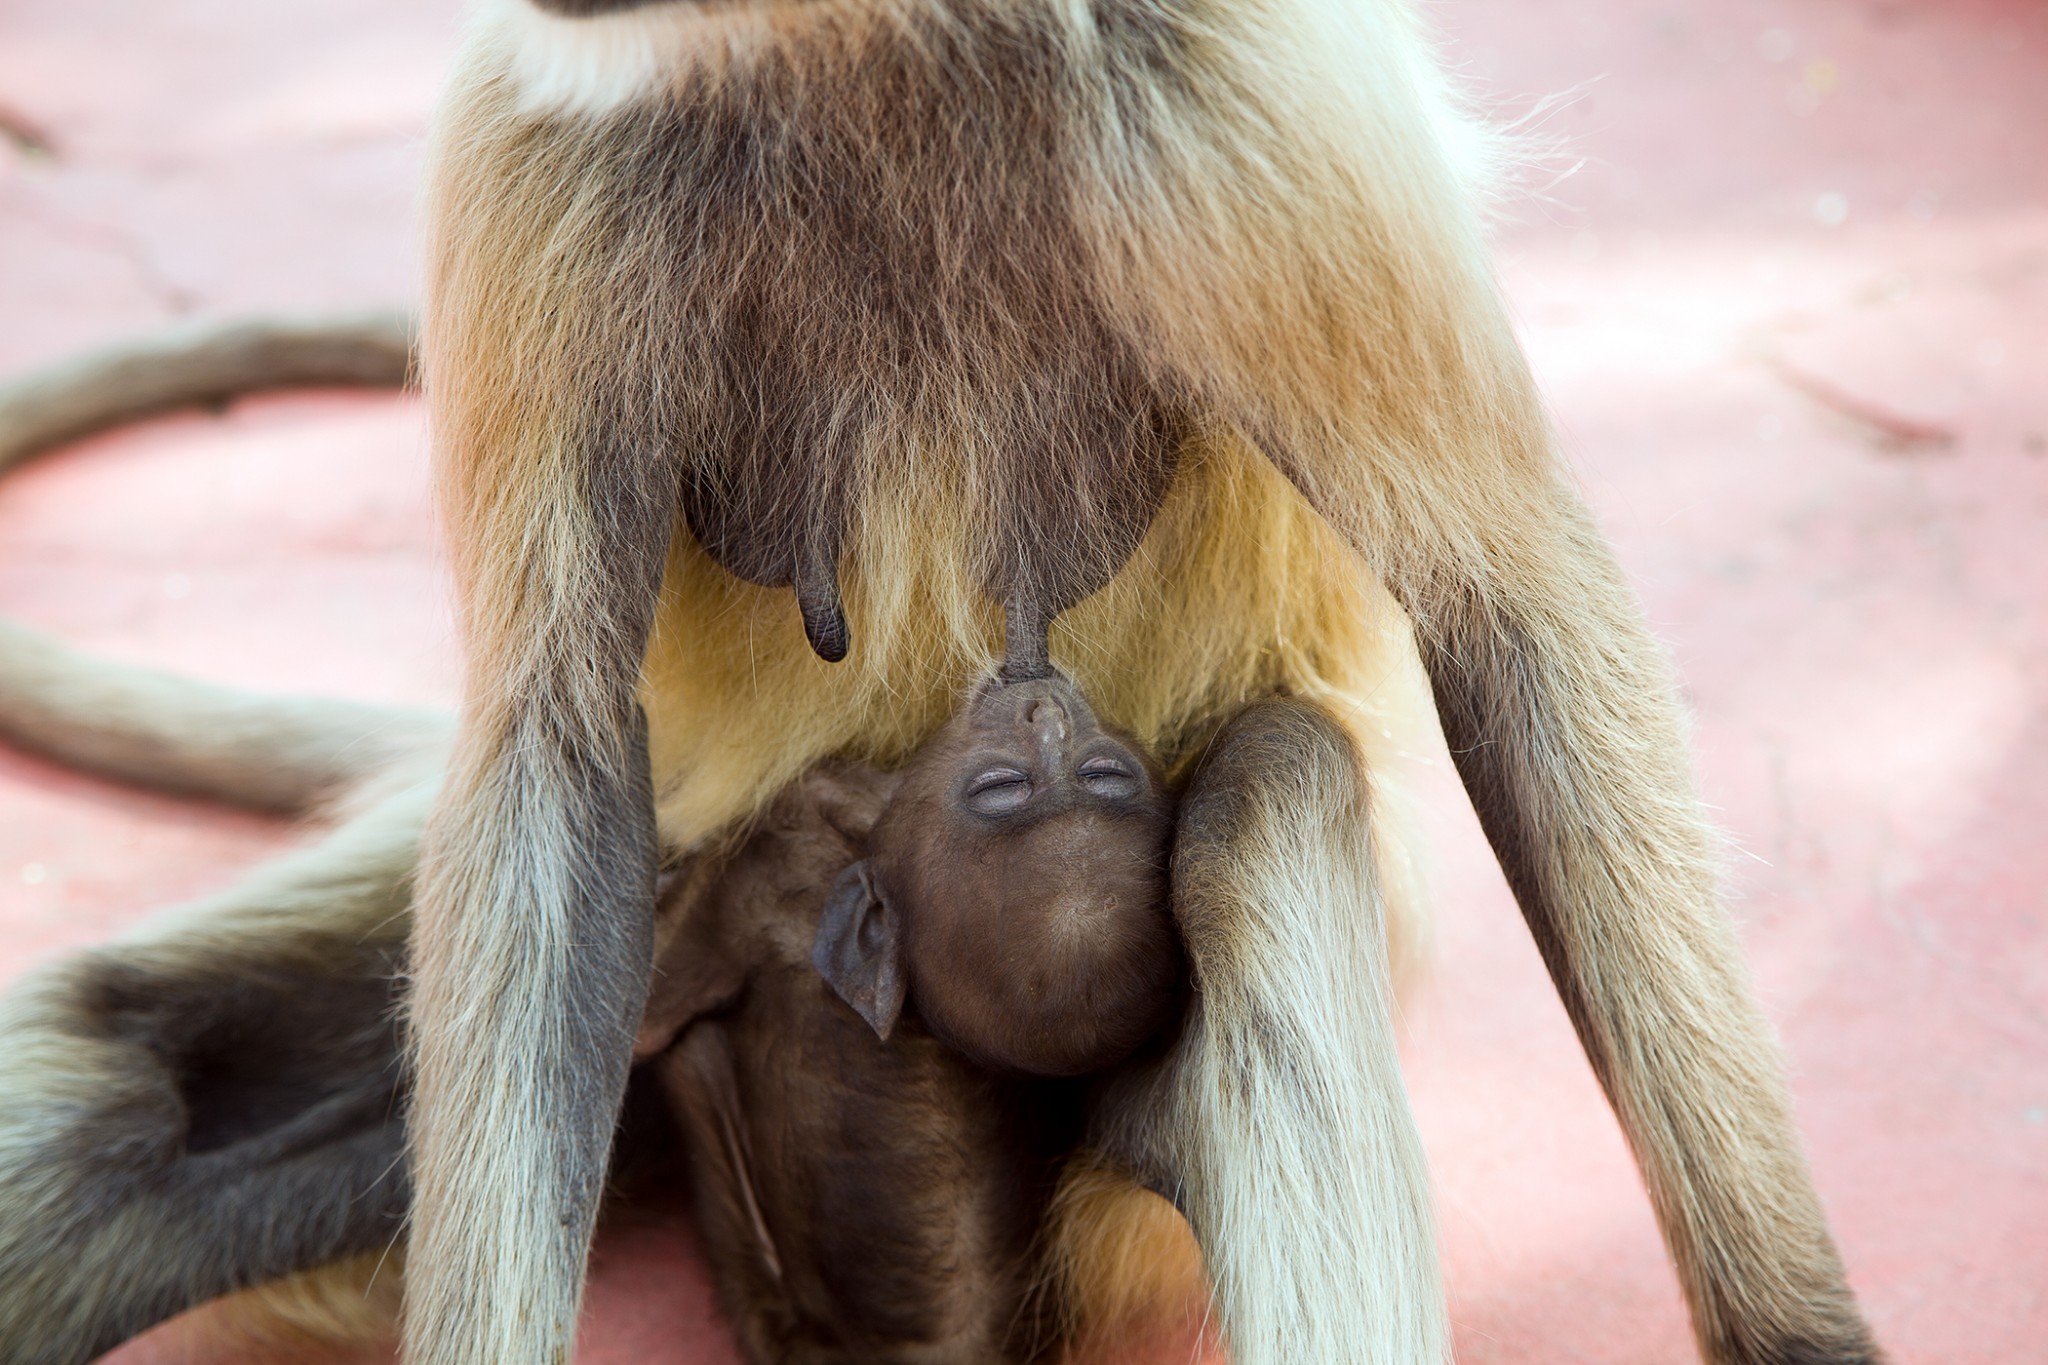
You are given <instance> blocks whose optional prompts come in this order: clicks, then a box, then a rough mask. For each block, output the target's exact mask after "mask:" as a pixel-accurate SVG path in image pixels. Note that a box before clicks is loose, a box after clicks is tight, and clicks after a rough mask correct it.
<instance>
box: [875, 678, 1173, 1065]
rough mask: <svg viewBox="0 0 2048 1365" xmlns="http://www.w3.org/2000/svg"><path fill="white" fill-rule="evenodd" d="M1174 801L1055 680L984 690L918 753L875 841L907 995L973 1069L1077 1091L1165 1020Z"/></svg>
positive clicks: (1169, 1003)
mask: <svg viewBox="0 0 2048 1365" xmlns="http://www.w3.org/2000/svg"><path fill="white" fill-rule="evenodd" d="M1171 835H1172V802H1171V800H1170V798H1169V797H1168V795H1167V793H1166V790H1165V787H1164V785H1163V783H1162V782H1161V780H1160V776H1159V773H1158V772H1157V770H1156V768H1155V767H1154V765H1153V764H1152V762H1151V760H1150V759H1149V758H1148V757H1147V756H1146V755H1145V754H1143V753H1142V752H1141V751H1140V750H1139V749H1138V748H1137V747H1136V746H1135V745H1134V744H1132V743H1130V742H1128V741H1127V740H1125V739H1123V738H1122V737H1120V736H1118V735H1116V734H1114V733H1112V732H1110V731H1108V730H1106V729H1105V728H1104V727H1103V726H1102V724H1101V723H1100V722H1099V721H1098V720H1097V718H1096V716H1095V712H1094V710H1093V708H1091V707H1090V706H1089V705H1088V703H1087V701H1086V700H1085V699H1084V698H1083V697H1082V696H1081V694H1080V691H1079V690H1078V689H1077V688H1075V687H1074V685H1073V684H1072V683H1070V682H1068V681H1067V680H1066V679H1064V678H1061V677H1049V678H1040V679H1032V680H1030V681H1026V682H1013V683H998V682H991V683H989V684H987V685H985V686H984V687H983V688H982V689H981V690H980V691H979V692H977V693H976V694H975V695H974V696H973V697H972V698H971V699H970V700H969V702H968V704H967V705H966V706H964V707H963V708H962V709H961V711H960V713H959V714H958V715H957V716H956V717H955V718H954V719H953V720H952V722H950V723H949V724H948V725H947V726H946V727H945V729H943V730H942V731H940V733H939V734H938V735H937V736H936V737H935V738H934V739H933V740H932V741H931V742H930V743H929V744H927V745H926V747H925V748H924V749H923V750H921V751H920V753H919V754H918V756H917V758H916V759H915V760H913V762H912V763H911V765H910V767H909V768H908V769H907V770H906V772H905V774H904V777H903V784H902V786H901V787H900V788H899V790H898V794H897V796H896V799H895V800H894V801H893V802H892V803H891V806H890V809H889V811H888V813H887V814H886V815H885V816H884V817H883V819H882V821H881V823H880V824H879V825H878V826H877V828H876V835H875V840H874V850H875V851H874V857H873V862H874V865H875V873H876V877H877V880H878V882H879V883H880V886H881V888H882V890H883V893H884V894H885V895H886V896H888V897H890V898H891V899H893V900H894V902H895V903H896V905H897V907H898V910H899V913H900V916H901V919H902V924H901V926H900V928H901V933H902V935H903V941H904V946H905V966H906V967H907V969H908V973H907V974H908V977H909V987H910V994H911V996H912V998H913V999H914V1000H915V1002H916V1006H917V1009H918V1011H919V1014H920V1015H921V1016H922V1018H923V1019H924V1021H925V1023H926V1026H927V1027H929V1028H930V1029H931V1030H932V1031H933V1032H934V1033H936V1034H938V1035H939V1036H940V1037H941V1038H943V1039H945V1040H946V1041H947V1042H949V1043H951V1044H952V1045H953V1046H955V1047H957V1048H959V1049H960V1050H961V1051H962V1052H964V1053H966V1054H967V1055H969V1056H970V1057H973V1058H975V1059H976V1060H979V1061H981V1062H983V1063H984V1064H987V1065H992V1066H997V1067H1001V1068H1004V1069H1008V1070H1015V1071H1025V1072H1031V1073H1035V1074H1040V1075H1075V1074H1080V1073H1083V1072H1087V1071H1094V1070H1099V1069H1101V1068H1102V1067H1104V1066H1107V1065H1109V1064H1111V1063H1113V1062H1115V1061H1118V1060H1121V1059H1122V1058H1123V1057H1124V1056H1126V1055H1128V1054H1129V1053H1130V1052H1131V1051H1132V1050H1133V1049H1134V1048H1136V1047H1137V1046H1138V1045H1139V1044H1140V1043H1142V1042H1143V1041H1144V1040H1145V1039H1146V1038H1148V1037H1150V1036H1152V1035H1153V1034H1154V1033H1156V1032H1158V1031H1159V1029H1160V1028H1161V1027H1162V1026H1163V1025H1164V1024H1165V1023H1166V1022H1167V1020H1168V1019H1169V1018H1170V1017H1171V1014H1172V1012H1173V1011H1174V1010H1175V1009H1176V1008H1177V1007H1178V1005H1179V1001H1180V995H1181V989H1182V982H1183V978H1184V976H1185V968H1184V965H1183V959H1182V955H1181V950H1180V943H1179V938H1178V935H1177V934H1176V932H1175V929H1174V926H1173V922H1172V918H1171V915H1170V912H1169V905H1168V894H1167V893H1168V883H1167V854H1168V845H1169V842H1170V839H1171Z"/></svg>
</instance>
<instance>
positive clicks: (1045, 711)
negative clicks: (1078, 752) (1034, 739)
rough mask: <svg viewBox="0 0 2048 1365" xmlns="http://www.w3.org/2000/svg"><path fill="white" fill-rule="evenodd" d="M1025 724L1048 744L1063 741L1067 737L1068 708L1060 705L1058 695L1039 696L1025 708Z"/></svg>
mask: <svg viewBox="0 0 2048 1365" xmlns="http://www.w3.org/2000/svg"><path fill="white" fill-rule="evenodd" d="M1024 724H1025V725H1027V726H1028V727H1030V729H1031V730H1032V732H1033V733H1035V734H1036V735H1037V736H1038V737H1039V739H1040V740H1041V741H1042V742H1044V743H1048V744H1057V743H1062V742H1064V741H1065V740H1066V738H1067V731H1068V728H1069V727H1068V720H1067V708H1066V707H1064V706H1062V705H1060V703H1059V700H1058V698H1056V697H1038V698H1036V699H1034V700H1033V701H1031V702H1030V703H1028V704H1027V705H1026V706H1025V708H1024Z"/></svg>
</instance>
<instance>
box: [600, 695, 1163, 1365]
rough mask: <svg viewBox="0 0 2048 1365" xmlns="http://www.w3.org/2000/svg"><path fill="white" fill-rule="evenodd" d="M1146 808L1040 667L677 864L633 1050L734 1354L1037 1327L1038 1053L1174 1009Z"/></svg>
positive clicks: (1097, 1044) (1045, 1120)
mask: <svg viewBox="0 0 2048 1365" xmlns="http://www.w3.org/2000/svg"><path fill="white" fill-rule="evenodd" d="M1171 816H1172V811H1171V803H1170V800H1169V798H1168V796H1167V794H1166V792H1165V789H1164V787H1163V785H1162V783H1161V781H1160V778H1159V774H1158V773H1157V771H1156V770H1155V768H1154V767H1153V765H1152V763H1151V761H1150V759H1149V758H1148V757H1146V756H1145V755H1144V754H1142V753H1141V752H1140V751H1139V750H1138V749H1137V748H1136V747H1135V746H1133V745H1131V744H1129V743H1127V742H1126V741H1124V740H1123V739H1121V738H1119V737H1117V736H1116V735H1114V734H1112V733H1110V732H1109V731H1107V730H1105V729H1104V728H1103V727H1102V725H1101V724H1100V723H1099V722H1098V721H1097V720H1096V718H1095V715H1094V712H1093V711H1092V709H1091V708H1090V707H1089V706H1088V704H1087V702H1086V701H1085V700H1083V699H1082V697H1081V695H1080V693H1079V691H1078V690H1077V689H1076V688H1075V687H1074V686H1073V685H1072V684H1071V683H1069V682H1068V681H1067V680H1066V679H1064V678H1062V677H1059V676H1057V675H1052V676H1046V677H1039V678H1033V679H1029V680H1027V681H1022V682H1001V681H992V682H990V683H988V684H986V685H984V686H983V687H982V688H981V689H979V690H978V691H977V692H976V693H975V694H974V695H973V696H972V698H970V700H969V701H968V703H967V704H966V705H965V706H964V707H963V708H962V709H961V711H960V712H959V714H958V715H957V716H956V717H955V718H954V719H953V720H952V721H951V722H950V723H949V724H948V725H947V726H946V727H945V728H944V729H943V730H941V731H940V732H939V734H938V735H937V736H936V737H934V738H933V739H932V740H931V741H930V742H929V743H928V744H927V745H926V746H925V747H924V748H923V749H922V750H921V751H920V752H919V753H918V754H917V755H916V757H915V758H914V759H913V760H912V762H911V763H910V764H909V765H908V766H907V767H906V768H905V769H903V770H901V771H900V772H898V773H893V774H892V773H882V772H879V771H877V770H875V769H873V768H868V767H848V766H830V765H828V766H825V767H821V768H819V769H816V770H814V771H813V772H811V773H810V774H808V775H807V776H806V777H804V778H803V779H802V780H801V781H799V782H798V783H797V784H796V785H795V786H794V787H793V788H792V789H791V790H789V791H788V792H786V793H784V794H783V796H782V797H781V798H780V799H778V800H777V801H776V802H775V803H774V804H773V805H772V806H771V807H770V809H769V811H768V812H767V814H766V815H765V816H764V818H763V819H762V821H761V822H760V823H759V824H758V825H757V826H756V827H755V828H754V831H753V832H752V833H751V834H750V835H749V837H748V838H747V839H746V840H745V841H744V842H743V843H742V844H741V845H740V846H739V847H738V848H737V849H736V850H735V851H733V852H732V853H730V854H729V855H728V856H727V857H725V858H722V859H706V860H703V861H702V862H701V863H700V864H699V865H697V866H695V867H693V868H692V869H691V870H690V872H689V873H688V874H687V875H686V877H685V879H684V881H683V882H682V884H681V885H680V886H679V887H678V888H677V889H676V891H675V892H674V893H673V894H672V895H671V897H670V898H669V902H668V904H667V906H666V907H665V908H664V914H663V919H662V930H661V942H660V944H659V947H658V952H657V963H658V966H657V972H656V976H655V981H654V987H653V991H652V993H651V997H650V1000H649V1004H648V1009H647V1015H646V1018H645V1021H644V1023H643V1025H642V1027H641V1031H640V1034H639V1038H638V1040H637V1043H636V1048H635V1051H636V1055H637V1056H638V1057H639V1058H640V1059H642V1060H648V1059H652V1070H653V1072H654V1074H655V1077H656V1078H657V1080H658V1082H659V1084H660V1086H661V1088H662V1089H663V1091H664V1092H665V1093H666V1095H667V1097H668V1100H669V1102H670V1105H671V1107H672V1108H673V1110H674V1111H675V1113H676V1116H677V1117H678V1119H679V1120H680V1123H681V1126H682V1128H683V1131H684V1134H685V1141H686V1143H687V1145H688V1147H689V1149H690V1158H691V1160H690V1165H691V1169H692V1171H693V1173H694V1179H693V1185H694V1191H693V1192H694V1198H695V1201H696V1204H697V1212H698V1224H699V1227H700V1229H701V1231H702V1234H703V1236H704V1239H705V1241H706V1244H707V1250H708V1252H709V1259H710V1261H711V1264H712V1266H713V1268H714V1270H715V1272H716V1274H717V1277H718V1279H719V1282H720V1290H721V1293H722V1294H723V1296H724V1298H725V1301H726V1303H727V1306H728V1309H729V1311H730V1313H731V1315H732V1318H733V1321H734V1325H735V1328H736V1330H737V1333H738V1336H739V1339H740V1342H741V1345H742V1348H743V1350H744V1351H745V1354H746V1356H747V1358H748V1359H749V1360H750V1361H753V1362H756V1363H757V1365H768V1363H769V1362H774V1363H775V1365H787V1363H790V1362H799V1361H801V1362H824V1361H846V1362H852V1361H862V1362H888V1361H903V1362H910V1361H917V1362H931V1363H934V1365H935V1363H936V1362H951V1361H959V1362H963V1363H964V1362H993V1361H1023V1360H1030V1359H1033V1358H1036V1357H1039V1356H1041V1355H1043V1354H1044V1353H1045V1352H1046V1351H1047V1350H1048V1349H1049V1348H1050V1347H1051V1346H1052V1345H1053V1344H1054V1341H1055V1338H1056V1334H1057V1329H1058V1319H1057V1317H1056V1316H1055V1310H1056V1305H1053V1304H1051V1303H1048V1302H1046V1301H1045V1300H1044V1299H1043V1298H1041V1297H1038V1296H1035V1295H1034V1293H1033V1290H1034V1287H1035V1284H1036V1282H1037V1280H1038V1278H1039V1277H1038V1275H1037V1274H1036V1271H1035V1263H1036V1256H1035V1253H1036V1250H1037V1248H1038V1246H1039V1245H1040V1235H1041V1225H1042V1223H1043V1221H1044V1218H1045V1213H1046V1209H1047V1205H1048V1202H1049V1201H1050V1199H1051V1196H1052V1191H1053V1187H1054V1183H1055V1179H1056V1176H1057V1167H1058V1163H1059V1162H1060V1160H1061V1159H1062V1158H1063V1157H1064V1156H1065V1155H1066V1154H1067V1153H1068V1152H1069V1151H1071V1150H1072V1148H1073V1146H1074V1144H1075V1142H1076V1141H1077V1140H1078V1138H1079V1135H1080V1127H1081V1124H1082V1120H1083V1117H1084V1107H1083V1102H1082V1101H1083V1096H1082V1093H1081V1090H1080V1089H1079V1088H1078V1087H1077V1086H1076V1085H1075V1084H1073V1083H1071V1082H1061V1081H1057V1080H1050V1079H1041V1078H1049V1077H1073V1076H1079V1075H1081V1074H1083V1073H1086V1072H1091V1071H1098V1070H1101V1069H1103V1068H1105V1067H1107V1066H1110V1065H1112V1064H1113V1063H1115V1062H1118V1061H1120V1060H1122V1059H1124V1058H1125V1057H1127V1056H1129V1055H1131V1054H1132V1053H1133V1052H1134V1051H1135V1050H1137V1049H1138V1048H1140V1047H1142V1046H1143V1045H1144V1044H1145V1043H1146V1042H1147V1041H1148V1040H1150V1039H1153V1038H1156V1037H1158V1036H1159V1035H1160V1034H1161V1033H1163V1032H1164V1031H1165V1030H1166V1028H1167V1027H1168V1026H1169V1025H1170V1024H1171V1023H1172V1022H1173V1020H1174V1018H1175V1017H1176V1015H1177V1012H1178V1009H1179V1006H1180V1003H1181V999H1182V992H1183V982H1184V981H1185V978H1186V968H1185V964H1184V959H1183V956H1182V951H1181V946H1180V942H1179V938H1178V936H1177V934H1176V932H1175V929H1174V926H1173V922H1172V919H1171V917H1170V914H1169V912H1168V905H1167V895H1166V892H1167V879H1166V857H1167V843H1168V839H1169V833H1170V829H1171ZM863 854H864V855H865V856H863ZM821 907H822V914H821V913H820V909H821ZM835 993H836V995H837V997H838V998H837V999H835V998H834V995H835ZM842 1001H843V1002H844V1004H843V1005H842V1003H841V1002H842ZM845 1006H851V1007H852V1008H851V1010H849V1009H847V1008H846V1007H845Z"/></svg>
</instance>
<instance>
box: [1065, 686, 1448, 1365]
mask: <svg viewBox="0 0 2048 1365" xmlns="http://www.w3.org/2000/svg"><path fill="white" fill-rule="evenodd" d="M1173 895H1174V912H1175V915H1176V918H1177V919H1178V921H1179V923H1180V927H1181V932H1182V934H1183V936H1184V937H1185V939H1186V943H1187V948H1188V958H1189V962H1190V964H1191V966H1192V968H1193V971H1194V976H1195V984H1196V987H1197V989H1196V992H1195V995H1194V1000H1193V1004H1192V1006H1191V1008H1190V1011H1189V1015H1188V1018H1187V1020H1186V1022H1185V1024H1184V1025H1183V1028H1182V1031H1181V1035H1180V1038H1179V1039H1178V1040H1177V1041H1176V1043H1175V1044H1174V1046H1173V1048H1172V1050H1171V1052H1170V1053H1169V1054H1168V1056H1167V1058H1166V1060H1165V1061H1164V1062H1163V1063H1161V1064H1160V1065H1158V1066H1157V1067H1156V1068H1151V1069H1148V1070H1147V1071H1144V1072H1140V1073H1136V1074H1133V1075H1132V1076H1130V1077H1128V1078H1125V1079H1124V1080H1123V1081H1121V1082H1119V1083H1118V1084H1117V1085H1115V1086H1113V1087H1111V1088H1110V1090H1109V1091H1108V1092H1106V1094H1105V1097H1104V1100H1103V1102H1102V1104H1101V1106H1100V1108H1099V1110H1098V1113H1097V1117H1096V1122H1097V1140H1098V1141H1099V1142H1100V1143H1101V1145H1102V1146H1103V1147H1104V1148H1105V1149H1106V1150H1107V1151H1109V1152H1110V1153H1112V1154H1113V1155H1115V1156H1118V1157H1120V1158H1121V1159H1123V1160H1126V1161H1128V1162H1130V1163H1132V1164H1133V1165H1134V1166H1135V1167H1136V1168H1137V1169H1138V1170H1139V1171H1141V1172H1142V1173H1143V1175H1144V1177H1145V1179H1146V1180H1147V1182H1148V1183H1150V1184H1152V1186H1153V1187H1154V1188H1155V1189H1158V1190H1160V1191H1162V1192H1164V1193H1167V1194H1169V1195H1171V1196H1172V1197H1173V1198H1174V1199H1175V1201H1176V1202H1177V1203H1178V1204H1179V1205H1180V1207H1181V1210H1182V1212H1183V1213H1185V1214H1186V1215H1187V1218H1188V1222H1189V1224H1190V1225H1191V1226H1192V1227H1193V1229H1194V1231H1195V1236H1196V1237H1197V1239H1198V1240H1199V1241H1200V1243H1201V1245H1202V1252H1203V1260H1204V1262H1205V1263H1206V1265H1207V1266H1208V1269H1209V1273H1210V1278H1211V1281H1212V1284H1213V1288H1214V1292H1215V1296H1216V1301H1217V1305H1218V1308H1219V1309H1220V1312H1221V1318H1222V1321H1223V1322H1225V1323H1227V1324H1229V1327H1230V1332H1231V1358H1232V1360H1233V1361H1234V1362H1236V1365H1339V1362H1342V1363H1343V1365H1356V1362H1358V1361H1361V1360H1364V1361H1371V1362H1374V1365H1392V1363H1393V1362H1412V1363H1413V1365H1423V1363H1424V1362H1428V1365H1439V1363H1440V1362H1441V1361H1442V1360H1443V1359H1444V1356H1445V1352H1446V1349H1447V1344H1448V1329H1447V1325H1446V1322H1445V1316H1444V1305H1443V1294H1442V1289H1441V1286H1440V1284H1439V1280H1438V1272H1437V1257H1436V1248H1435V1230H1434V1227H1433V1223H1432V1218H1431V1215H1430V1204H1429V1195H1428V1188H1427V1178H1426V1172H1425V1169H1424V1164H1423V1157H1422V1148H1421V1142H1420V1139H1419V1138H1418V1136H1417V1134H1416V1131H1415V1126H1414V1122H1413V1119H1412V1118H1411V1117H1410V1115H1409V1111H1408V1104H1407V1096H1406V1093H1405V1091H1404V1089H1403V1086H1402V1083H1401V1076H1400V1070H1399V1063H1398V1058H1397V1057H1396V1055H1395V1048H1394V1030H1393V1007H1392V998H1391V986H1390V983H1389V975H1388V964H1387V948H1386V917H1385V912H1384V906H1383V904H1382V901H1381V896H1380V889H1379V886H1378V883H1377V880H1376V878H1375V875H1374V859H1373V856H1372V849H1371V843H1370V804H1369V801H1368V791H1367V783H1366V774H1365V772H1364V770H1363V767H1362V765H1361V762H1360V758H1359V755H1358V752H1357V750H1356V748H1355V747H1354V745H1353V743H1352V741H1351V739H1350V737H1349V736H1348V734H1347V733H1346V731H1345V729H1344V727H1343V726H1342V725H1341V724H1340V723H1339V722H1338V721H1337V719H1336V718H1335V717H1334V716H1332V715H1331V714H1329V713H1328V712H1327V711H1325V710H1324V709H1323V708H1321V707H1320V706H1318V705H1316V704H1314V703H1312V702H1308V701H1302V700H1296V699H1288V700H1273V701H1265V702H1259V703H1255V704H1254V705H1252V706H1250V707H1248V708H1247V709H1246V710H1245V711H1243V712H1242V713H1240V714H1239V715H1238V716H1237V717H1235V718H1234V719H1233V720H1232V721H1231V722H1230V723H1229V724H1228V725H1226V726H1225V727H1224V729H1223V730H1222V732H1221V733H1220V734H1219V735H1218V736H1217V739H1216V741H1215V742H1214V744H1213V745H1211V747H1210V749H1209V750H1208V752H1207V754H1206V755H1205V756H1204V758H1203V760H1202V763H1201V766H1200V767H1199V768H1198V769H1197V770H1196V771H1195V773H1194V775H1193V777H1192V778H1191V779H1190V780H1189V785H1188V789H1187V791H1186V793H1185V795H1184V796H1183V798H1182V801H1181V812H1180V823H1179V827H1178V830H1177V832H1176V835H1175V845H1174V855H1173Z"/></svg>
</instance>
